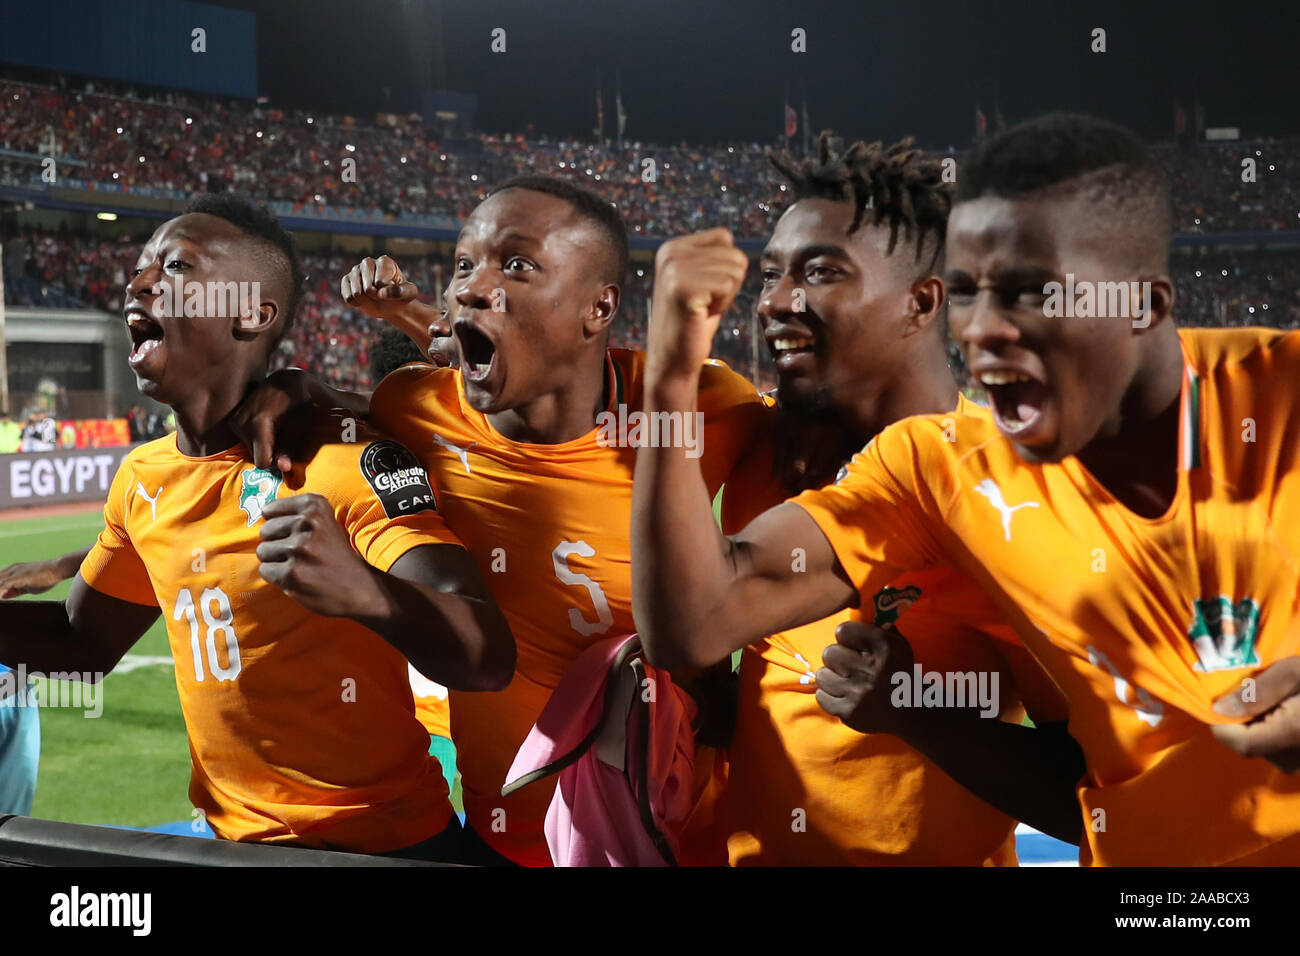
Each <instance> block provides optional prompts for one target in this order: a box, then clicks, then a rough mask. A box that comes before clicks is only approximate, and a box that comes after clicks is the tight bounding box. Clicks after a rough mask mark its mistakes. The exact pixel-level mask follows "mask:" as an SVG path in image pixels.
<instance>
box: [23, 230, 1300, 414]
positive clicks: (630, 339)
mask: <svg viewBox="0 0 1300 956" xmlns="http://www.w3.org/2000/svg"><path fill="white" fill-rule="evenodd" d="M143 239H144V237H143V236H141V237H138V238H130V237H123V238H119V239H111V240H110V239H102V238H94V237H87V236H75V235H72V234H70V233H63V232H60V233H49V232H39V231H35V230H26V231H23V232H19V233H16V234H13V235H10V236H6V237H4V248H5V251H4V279H5V302H6V303H7V304H9V305H15V306H47V307H57V308H98V309H107V310H108V311H110V312H116V311H117V310H119V309H120V308H121V307H122V298H121V297H122V289H123V287H124V286H125V283H126V270H127V268H128V267H129V265H130V263H131V260H132V259H133V257H134V256H135V253H136V252H137V251H138V249H139V247H140V243H141V242H142V241H143ZM355 258H356V257H355V256H349V255H345V254H341V253H332V254H323V253H312V254H308V255H306V256H304V258H303V261H304V267H305V268H306V270H307V273H308V283H307V288H306V292H305V295H304V296H303V300H302V305H301V307H300V311H299V315H298V321H297V323H296V324H295V326H294V328H293V329H291V330H290V333H289V334H288V335H287V336H286V337H285V339H284V341H283V342H282V343H281V344H280V351H279V353H278V355H277V357H276V362H275V364H276V366H277V367H285V366H298V367H301V368H306V369H310V370H312V371H315V372H317V373H318V374H320V375H321V377H322V378H324V379H325V381H327V382H328V383H329V384H330V385H333V386H336V387H338V388H346V389H363V390H364V389H369V388H372V387H373V386H374V385H375V384H376V383H375V382H373V381H372V380H371V376H370V344H371V342H373V340H374V335H375V333H376V329H375V323H374V321H373V320H371V319H368V318H366V317H365V316H364V315H361V314H360V313H359V312H357V311H355V310H353V309H351V308H349V307H348V306H347V305H346V304H345V303H344V302H343V300H342V299H341V298H340V297H339V291H338V282H339V278H340V277H341V276H342V275H343V274H344V273H345V272H346V271H347V270H348V269H349V268H351V267H352V266H353V265H354V264H355ZM399 261H400V263H401V265H402V268H403V269H404V270H405V271H406V272H407V274H408V276H409V277H410V279H411V281H413V282H414V283H415V284H416V285H417V286H419V288H420V290H421V294H422V295H423V297H424V298H425V299H426V301H433V300H434V298H435V295H436V287H437V280H436V278H435V276H436V275H439V274H441V275H442V276H443V277H449V276H450V275H451V272H450V269H451V263H450V262H442V263H441V264H440V265H441V269H440V271H438V270H436V269H435V265H436V263H435V257H433V256H417V257H401V258H400V259H399ZM1172 265H1173V268H1172V273H1171V274H1172V276H1173V279H1174V282H1175V287H1176V289H1177V294H1178V304H1177V306H1176V308H1175V315H1176V316H1177V317H1178V320H1179V322H1180V324H1183V325H1190V326H1223V325H1230V326H1244V325H1268V326H1274V327H1276V328H1286V329H1293V328H1300V251H1289V250H1271V251H1246V252H1231V253H1229V252H1222V251H1194V252H1183V253H1176V254H1175V256H1174V258H1173V263H1172ZM652 279H653V275H652V273H651V270H650V268H649V266H648V265H644V264H633V266H632V268H631V269H630V270H629V274H628V279H627V283H626V285H625V288H624V293H623V305H622V307H621V309H620V320H619V322H618V323H617V324H616V327H615V330H614V335H613V339H612V342H613V344H614V345H615V346H616V347H622V348H643V347H644V346H645V330H646V317H647V315H648V314H649V301H650V290H651V282H652ZM758 290H759V284H758V275H757V269H754V270H752V271H751V273H750V276H749V279H748V281H747V282H746V284H745V287H744V288H743V289H742V290H741V293H740V295H739V296H738V297H737V300H736V303H735V304H734V305H733V306H732V307H731V309H730V310H729V311H728V312H727V315H726V316H725V317H724V320H723V324H722V328H721V329H720V330H719V333H718V336H717V338H716V339H715V341H714V354H715V355H716V356H717V357H718V358H720V359H722V360H723V361H725V362H726V363H727V364H728V365H730V366H731V367H732V368H735V369H738V370H740V371H741V372H743V373H745V374H746V375H749V376H751V377H752V378H754V379H755V380H756V381H757V382H758V383H759V384H760V385H763V386H767V385H769V384H770V383H771V381H772V366H771V361H770V358H769V356H768V352H767V348H766V347H765V346H764V345H763V343H762V341H761V340H760V341H759V343H758V348H757V349H756V350H755V349H754V348H753V343H752V339H751V335H752V329H753V320H752V316H753V311H754V304H755V301H756V299H757V295H758ZM755 355H757V365H755ZM959 362H960V360H959V358H958V357H957V356H956V355H955V354H954V367H959Z"/></svg>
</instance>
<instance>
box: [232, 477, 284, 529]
mask: <svg viewBox="0 0 1300 956" xmlns="http://www.w3.org/2000/svg"><path fill="white" fill-rule="evenodd" d="M283 481H284V476H283V475H282V474H280V472H278V471H276V470H275V469H274V468H245V469H244V473H243V476H242V481H241V483H240V486H239V508H240V510H241V511H243V512H244V514H246V515H248V526H249V527H250V528H251V527H252V526H253V525H255V524H257V522H258V521H259V520H260V519H261V517H262V512H263V511H265V510H266V506H267V505H269V504H270V503H271V502H272V501H274V500H275V496H276V495H277V494H279V493H280V484H281V482H283Z"/></svg>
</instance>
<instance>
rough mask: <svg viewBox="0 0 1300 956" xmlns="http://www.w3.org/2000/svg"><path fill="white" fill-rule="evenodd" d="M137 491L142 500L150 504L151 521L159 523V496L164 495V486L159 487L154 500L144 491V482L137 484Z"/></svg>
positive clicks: (154, 494)
mask: <svg viewBox="0 0 1300 956" xmlns="http://www.w3.org/2000/svg"><path fill="white" fill-rule="evenodd" d="M135 490H136V491H137V492H138V493H139V495H140V497H141V498H143V499H144V500H145V501H147V502H149V518H150V520H151V521H157V520H158V496H159V495H161V494H162V493H163V486H162V485H159V486H158V490H157V491H155V492H154V493H153V497H152V498H150V497H149V492H147V491H145V490H144V484H143V483H142V482H139V481H137V482H136V483H135Z"/></svg>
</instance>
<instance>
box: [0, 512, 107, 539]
mask: <svg viewBox="0 0 1300 956" xmlns="http://www.w3.org/2000/svg"><path fill="white" fill-rule="evenodd" d="M103 522H104V519H103V516H102V515H96V516H95V519H94V520H93V521H86V522H83V523H82V524H56V525H54V526H53V527H49V528H23V529H21V530H18V531H8V530H5V529H4V527H3V526H0V538H25V537H28V536H29V535H33V534H53V533H54V532H56V531H87V530H94V528H95V527H96V526H97V525H102V524H103Z"/></svg>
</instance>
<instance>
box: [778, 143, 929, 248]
mask: <svg viewBox="0 0 1300 956" xmlns="http://www.w3.org/2000/svg"><path fill="white" fill-rule="evenodd" d="M831 135H832V134H831V131H830V130H823V131H822V133H821V135H820V136H819V137H818V138H817V157H816V158H815V159H813V158H811V157H810V158H808V159H803V160H796V159H794V158H793V157H792V156H791V155H790V154H789V153H788V152H781V153H776V152H773V151H772V150H771V149H768V150H767V158H768V161H769V162H770V163H771V164H772V165H773V166H774V167H775V168H776V170H777V171H778V172H779V173H780V174H781V175H782V176H784V177H785V178H786V180H788V181H789V183H790V186H791V188H792V190H793V193H794V201H795V202H798V201H799V200H800V199H833V200H836V201H840V202H852V203H853V204H854V211H853V222H852V224H851V225H850V226H849V235H853V233H855V232H857V230H858V229H859V228H861V226H862V223H863V221H864V220H865V219H866V218H867V212H868V211H870V212H871V224H872V225H877V226H878V225H880V224H882V223H884V222H885V221H886V220H888V222H889V247H888V249H887V251H886V254H887V255H893V253H894V249H895V247H896V246H897V245H898V236H899V231H900V228H901V230H902V234H903V238H904V240H905V241H908V242H912V243H914V244H915V246H916V261H917V262H920V261H921V256H922V254H923V253H924V251H925V248H926V245H927V239H930V238H932V239H933V243H934V253H933V255H931V257H930V260H929V266H928V267H929V268H931V269H933V268H934V265H935V264H936V263H937V262H938V261H939V256H940V254H941V253H942V251H943V244H944V239H945V238H946V235H947V229H948V212H949V211H950V210H951V209H952V199H953V190H952V185H951V184H950V183H946V182H944V179H943V162H942V160H939V159H935V158H931V157H928V156H926V155H925V154H924V153H923V152H922V151H921V150H919V149H917V148H915V147H914V146H913V145H912V144H913V140H912V139H911V137H909V138H907V139H903V140H899V141H898V142H897V143H895V144H894V145H893V146H889V147H885V146H882V145H881V143H880V142H879V141H877V142H874V143H871V144H870V145H868V144H866V143H863V142H861V141H859V142H856V143H854V144H853V145H852V146H850V147H849V148H848V149H846V150H845V151H844V152H843V153H838V154H837V153H836V152H835V151H834V150H833V149H832V148H831Z"/></svg>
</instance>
